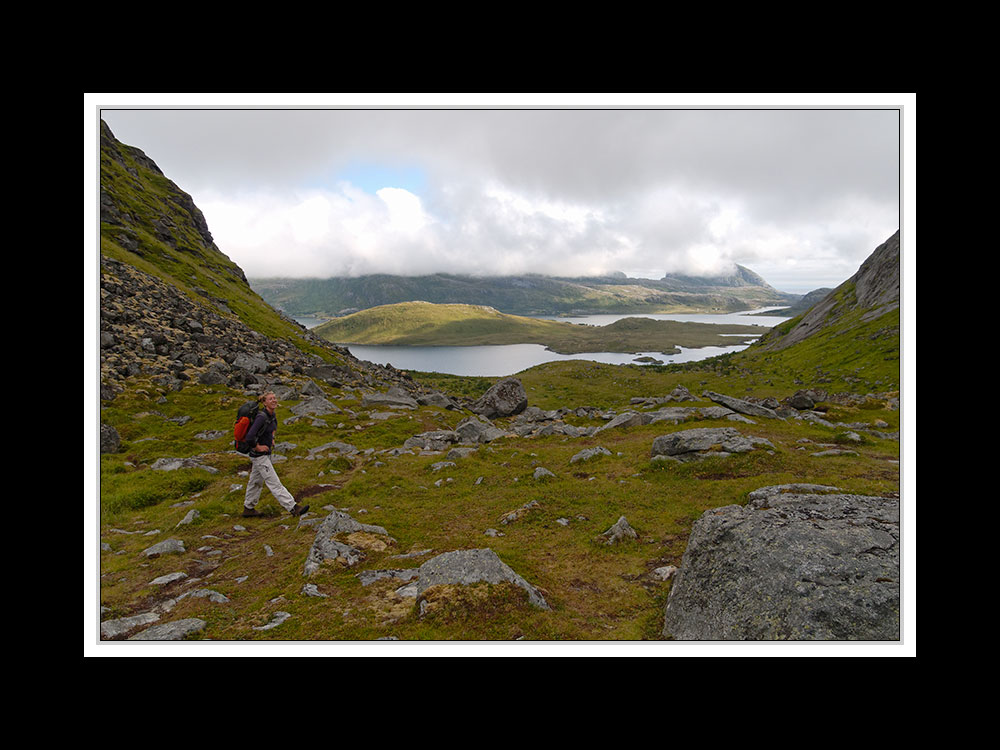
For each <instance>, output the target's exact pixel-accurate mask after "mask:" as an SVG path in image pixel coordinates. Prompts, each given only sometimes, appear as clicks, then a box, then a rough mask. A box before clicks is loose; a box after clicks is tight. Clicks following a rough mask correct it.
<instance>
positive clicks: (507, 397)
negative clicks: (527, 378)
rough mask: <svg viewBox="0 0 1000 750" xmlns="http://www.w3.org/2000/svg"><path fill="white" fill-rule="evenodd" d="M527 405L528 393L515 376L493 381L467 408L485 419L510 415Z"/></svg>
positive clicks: (520, 410) (519, 411)
mask: <svg viewBox="0 0 1000 750" xmlns="http://www.w3.org/2000/svg"><path fill="white" fill-rule="evenodd" d="M527 406H528V393H527V391H525V390H524V386H523V385H522V384H521V381H520V380H518V379H517V378H504V379H503V380H501V381H499V382H497V383H495V384H494V385H493V386H492V387H491V388H490V389H489V390H488V391H486V393H484V394H483V395H482V397H481V398H479V399H478V400H477V401H476V402H475V403H473V404H472V406H470V407H469V409H470V410H471V411H472V412H474V413H476V414H481V415H482V416H484V417H486V418H487V419H495V418H497V417H510V416H513V415H515V414H519V413H521V412H522V411H524V410H525V408H527Z"/></svg>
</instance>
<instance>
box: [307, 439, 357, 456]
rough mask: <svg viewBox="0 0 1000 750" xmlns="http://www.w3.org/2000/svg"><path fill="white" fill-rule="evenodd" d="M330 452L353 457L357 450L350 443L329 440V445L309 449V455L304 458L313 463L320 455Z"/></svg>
mask: <svg viewBox="0 0 1000 750" xmlns="http://www.w3.org/2000/svg"><path fill="white" fill-rule="evenodd" d="M330 451H336V452H337V453H339V454H341V455H348V456H353V455H354V454H355V453H357V452H358V449H357V448H355V447H354V446H353V445H351V444H350V443H342V442H340V441H339V440H331V441H330V442H329V443H323V445H318V446H316V447H315V448H310V449H309V454H308V455H307V456H306V460H307V461H314V460H316V458H317V457H318V456H320V455H321V454H323V453H329V452H330Z"/></svg>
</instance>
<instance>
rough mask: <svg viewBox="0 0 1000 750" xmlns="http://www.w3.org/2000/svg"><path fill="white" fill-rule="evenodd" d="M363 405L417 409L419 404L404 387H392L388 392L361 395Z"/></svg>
mask: <svg viewBox="0 0 1000 750" xmlns="http://www.w3.org/2000/svg"><path fill="white" fill-rule="evenodd" d="M361 406H362V407H368V406H378V407H383V406H393V407H397V408H404V409H416V408H417V406H418V404H417V402H416V399H414V398H413V397H412V396H410V394H408V393H407V392H406V391H404V390H403V389H402V388H396V387H393V388H390V389H389V391H388V392H386V393H366V394H364V395H363V396H362V397H361Z"/></svg>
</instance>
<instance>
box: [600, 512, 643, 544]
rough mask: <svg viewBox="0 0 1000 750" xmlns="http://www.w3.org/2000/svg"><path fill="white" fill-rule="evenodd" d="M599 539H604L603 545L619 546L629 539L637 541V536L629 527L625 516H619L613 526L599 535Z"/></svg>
mask: <svg viewBox="0 0 1000 750" xmlns="http://www.w3.org/2000/svg"><path fill="white" fill-rule="evenodd" d="M601 537H603V538H604V540H605V542H604V543H605V544H620V543H621V542H624V541H627V540H629V539H638V538H639V534H638V533H637V532H636V530H635V529H633V528H632V527H631V526H629V523H628V521H626V520H625V516H620V517H619V518H618V520H617V521H616V522H615V524H614V526H612V527H611V528H610V529H608V530H607V531H605V532H604V533H603V534H601Z"/></svg>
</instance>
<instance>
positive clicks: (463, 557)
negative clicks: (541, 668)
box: [417, 549, 549, 609]
mask: <svg viewBox="0 0 1000 750" xmlns="http://www.w3.org/2000/svg"><path fill="white" fill-rule="evenodd" d="M418 571H419V572H418V575H419V580H418V581H417V596H421V595H423V593H424V592H425V591H426V590H427V589H428V588H429V587H431V586H437V585H443V584H459V585H465V586H467V585H470V584H473V583H479V582H485V583H490V584H497V583H505V582H506V583H513V584H514V585H515V586H519V587H520V588H522V589H524V590H525V591H527V592H528V599H529V601H530V602H531V603H532V604H533V605H534V606H536V607H538V608H540V609H549V605H548V603H547V602H546V601H545V598H544V597H543V596H542V595H541V593H540V592H539V591H538V589H536V588H535V587H534V586H532V585H531V584H530V583H528V582H527V581H525V580H524V579H523V578H522V577H521V576H519V575H518V574H517V573H515V572H514V571H513V570H511V568H510V567H509V566H508V565H507V564H506V563H504V562H503V561H502V560H501V559H500V558H499V557H498V556H497V554H496V552H494V551H493V550H491V549H471V550H457V551H455V552H445V553H444V554H441V555H438V556H437V557H435V558H432V559H431V560H428V561H427V562H425V563H424V564H423V565H421V566H420V568H419V569H418Z"/></svg>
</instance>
